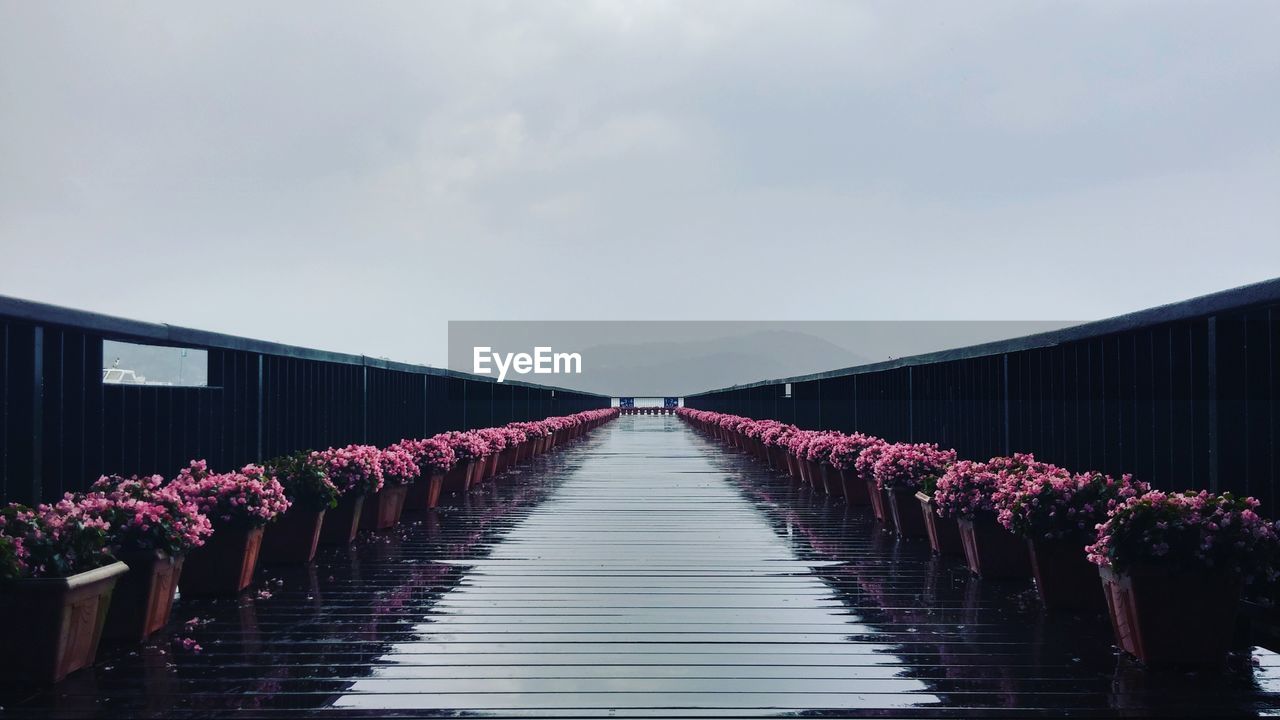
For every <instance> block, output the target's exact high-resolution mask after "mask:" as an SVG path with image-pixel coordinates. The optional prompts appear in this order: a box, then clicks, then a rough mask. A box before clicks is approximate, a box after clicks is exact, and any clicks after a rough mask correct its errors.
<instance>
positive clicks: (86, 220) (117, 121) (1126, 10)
mask: <svg viewBox="0 0 1280 720" xmlns="http://www.w3.org/2000/svg"><path fill="white" fill-rule="evenodd" d="M1278 34H1280V6H1277V5H1276V4H1274V3H1268V2H1252V3H1251V2H1232V3H1219V4H1212V3H1168V2H1126V3H1119V4H1117V3H1108V2H1071V3H1065V2H1063V3H1054V2H1050V3H1024V2H1008V3H1004V2H983V3H935V4H923V3H920V4H917V3H843V2H816V1H808V2H798V3H782V2H774V3H759V2H745V1H742V0H733V1H732V2H697V3H689V2H682V3H676V2H671V3H663V2H643V3H642V2H627V3H623V2H560V3H557V2H539V3H494V2H456V3H438V2H437V3H359V4H355V3H347V4H339V3H314V2H305V3H304V2H275V3H270V4H266V5H263V4H256V3H255V4H249V3H237V2H231V3H217V4H209V3H158V2H156V3H148V2H144V3H130V4H125V3H26V2H18V1H17V0H0V249H2V250H3V257H4V262H3V264H0V292H3V293H6V294H12V295H18V296H22V297H28V298H33V299H40V300H46V301H52V302H58V303H62V304H67V305H72V306H78V307H86V308H90V309H95V310H100V311H103V312H110V313H115V314H121V315H126V316H132V317H139V318H143V319H149V320H157V321H167V322H174V323H179V324H186V325H192V326H197V327H203V328H208V329H215V330H222V331H227V332H233V333H238V334H245V335H250V336H258V337H266V338H270V339H275V340H280V341H284V342H293V343H299V344H305V345H312V346H320V347H325V348H331V349H337V350H346V351H352V352H365V353H368V354H373V355H386V356H390V357H394V358H397V359H403V360H409V361H427V362H434V363H436V364H443V363H444V362H445V334H446V333H445V322H446V321H447V320H450V319H453V320H462V319H551V318H555V319H564V318H581V319H640V318H685V317H700V318H714V319H760V320H769V319H791V318H802V319H852V318H859V319H907V318H928V319H958V318H968V319H1043V318H1061V317H1081V318H1093V317H1101V316H1106V315H1110V314H1116V313H1119V312H1123V311H1127V310H1131V309H1136V308H1139V307H1145V306H1149V305H1152V304H1157V303H1160V302H1165V301H1170V300H1175V299H1179V298H1183V297H1188V296H1191V295H1195V294H1200V293H1203V292H1209V291H1213V290H1217V289H1222V288H1225V287H1229V286H1233V285H1238V284H1242V283H1246V282H1250V281H1254V280H1258V279H1262V278H1265V277H1270V276H1274V275H1277V274H1280V272H1277V271H1278V270H1280V243H1277V242H1275V239H1276V237H1277V231H1278V230H1280V205H1278V204H1277V203H1276V202H1275V198H1276V197H1280V138H1278V137H1277V136H1276V134H1275V132H1274V128H1275V127H1277V126H1280V90H1278V88H1280V59H1278V56H1277V55H1276V53H1275V52H1274V38H1275V37H1276V36H1277V35H1278ZM628 283H634V284H637V285H639V286H640V287H641V288H645V287H648V288H653V289H652V290H644V289H641V290H636V289H632V288H631V287H628V285H627V284H628ZM658 288H661V289H658Z"/></svg>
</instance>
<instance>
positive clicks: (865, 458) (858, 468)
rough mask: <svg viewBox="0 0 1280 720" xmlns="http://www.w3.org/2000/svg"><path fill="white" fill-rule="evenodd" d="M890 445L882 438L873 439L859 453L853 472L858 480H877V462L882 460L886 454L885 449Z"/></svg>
mask: <svg viewBox="0 0 1280 720" xmlns="http://www.w3.org/2000/svg"><path fill="white" fill-rule="evenodd" d="M888 446H889V443H887V442H885V441H884V440H881V439H880V438H872V441H871V442H868V443H867V444H866V445H865V446H863V448H862V450H861V451H859V452H858V457H857V459H855V460H854V461H853V470H854V472H856V473H857V474H858V478H859V479H861V480H863V481H867V480H875V479H876V462H878V461H879V460H880V456H881V455H882V454H884V451H885V448H887V447H888Z"/></svg>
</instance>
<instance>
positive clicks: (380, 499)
mask: <svg viewBox="0 0 1280 720" xmlns="http://www.w3.org/2000/svg"><path fill="white" fill-rule="evenodd" d="M408 492H409V486H408V485H400V484H397V483H387V484H386V485H383V486H382V489H381V490H379V491H378V492H376V493H374V494H373V495H372V496H370V497H369V499H368V500H366V501H365V503H364V510H363V511H362V512H361V513H360V529H361V530H386V529H387V528H389V527H392V526H393V525H395V524H396V523H398V522H400V513H401V512H402V511H403V510H404V496H405V494H407V493H408Z"/></svg>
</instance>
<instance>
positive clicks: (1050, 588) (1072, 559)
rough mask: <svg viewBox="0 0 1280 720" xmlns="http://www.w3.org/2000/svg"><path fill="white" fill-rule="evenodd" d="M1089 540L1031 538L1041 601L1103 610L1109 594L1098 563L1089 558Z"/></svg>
mask: <svg viewBox="0 0 1280 720" xmlns="http://www.w3.org/2000/svg"><path fill="white" fill-rule="evenodd" d="M1084 546H1085V543H1083V542H1067V541H1065V540H1056V541H1055V540H1027V550H1028V551H1029V552H1030V553H1031V571H1032V573H1033V574H1034V575H1035V579H1036V591H1037V592H1038V593H1039V594H1040V602H1041V603H1043V604H1044V606H1045V608H1046V609H1048V610H1080V611H1087V612H1097V613H1101V612H1103V611H1104V610H1106V607H1107V598H1106V593H1105V592H1104V591H1103V589H1102V585H1101V584H1100V583H1099V581H1098V566H1097V565H1094V564H1093V563H1091V562H1089V557H1088V556H1087V555H1086V554H1085V552H1084Z"/></svg>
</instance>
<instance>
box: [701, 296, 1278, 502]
mask: <svg viewBox="0 0 1280 720" xmlns="http://www.w3.org/2000/svg"><path fill="white" fill-rule="evenodd" d="M1278 310H1280V280H1270V281H1266V282H1262V283H1258V284H1255V285H1250V286H1247V287H1243V288H1238V289H1235V290H1228V291H1225V292H1221V293H1216V294H1213V295H1208V296H1205V297H1200V298H1196V299H1193V300H1188V301H1185V302H1180V303H1175V304H1172V305H1165V306H1161V307H1157V308H1153V309H1150V310H1144V311H1141V312H1137V313H1132V314H1129V315H1124V316H1120V317H1116V318H1112V319H1108V320H1102V321H1098V322H1093V323H1087V324H1084V325H1079V326H1076V327H1071V328H1067V329H1064V330H1059V331H1055V332H1048V333H1041V334H1037V335H1029V336H1026V337H1021V338H1016V339H1013V340H1007V341H1001V342H994V343H987V344H984V345H977V346H973V347H967V348H960V349H956V350H947V351H943V352H937V353H930V354H926V355H919V356H914V357H908V358H901V359H897V360H892V361H889V362H882V363H875V364H872V365H865V366H860V367H853V368H846V369H842V370H835V371H832V372H826V373H820V374H816V375H805V376H801V377H793V378H784V379H780V380H768V381H764V382H758V383H752V384H749V385H739V386H734V387H729V388H723V389H720V390H712V391H709V392H705V393H700V394H697V395H692V396H688V397H686V398H685V404H686V405H687V406H688V407H692V408H698V409H704V410H715V411H718V412H729V413H736V414H740V415H747V416H751V417H756V418H772V419H777V420H782V421H786V422H792V423H795V424H797V425H800V426H802V427H806V428H822V429H836V430H843V431H846V432H851V431H854V430H859V431H862V432H867V433H873V434H875V435H879V436H882V437H885V438H887V439H889V440H893V441H899V442H900V441H915V442H922V441H927V442H937V443H940V444H942V445H944V446H948V447H954V448H956V450H958V451H959V452H960V454H961V456H963V457H969V458H978V459H985V458H987V457H991V456H994V455H1000V454H1007V453H1010V452H1034V453H1035V454H1036V455H1037V457H1040V458H1041V459H1044V460H1047V461H1051V462H1055V463H1059V464H1061V465H1063V466H1066V467H1069V468H1072V469H1075V470H1086V469H1096V470H1102V471H1104V472H1108V473H1113V474H1120V473H1126V472H1129V473H1133V474H1134V475H1135V476H1137V477H1139V478H1141V479H1144V480H1149V481H1151V482H1153V483H1154V484H1155V485H1156V486H1157V487H1162V488H1167V489H1182V488H1207V489H1210V490H1213V491H1215V492H1223V491H1232V492H1237V493H1247V494H1250V495H1254V496H1256V497H1258V498H1259V499H1260V500H1262V501H1263V503H1264V507H1266V508H1267V510H1268V512H1269V513H1271V514H1273V515H1274V514H1275V512H1276V510H1277V492H1278V490H1280V488H1278V487H1277V484H1278V481H1277V473H1278V472H1280V387H1278V386H1277V383H1278V382H1280V353H1278V350H1280V347H1278V346H1280V312H1278ZM788 390H789V391H790V392H789V393H788Z"/></svg>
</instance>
